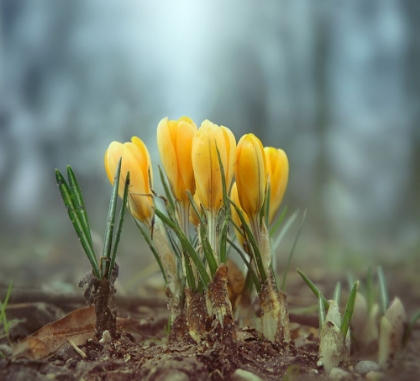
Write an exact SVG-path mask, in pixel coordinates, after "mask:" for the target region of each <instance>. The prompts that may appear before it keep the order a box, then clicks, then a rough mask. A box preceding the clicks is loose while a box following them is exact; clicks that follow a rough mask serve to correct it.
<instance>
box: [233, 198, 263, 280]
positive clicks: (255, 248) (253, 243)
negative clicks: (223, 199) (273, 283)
mask: <svg viewBox="0 0 420 381" xmlns="http://www.w3.org/2000/svg"><path fill="white" fill-rule="evenodd" d="M228 200H229V202H230V203H231V204H232V205H233V207H234V208H235V210H236V213H238V216H239V219H240V220H241V223H242V226H243V227H244V230H245V233H246V238H247V241H248V242H249V243H250V244H251V246H252V249H253V251H254V256H255V258H254V259H255V262H256V263H257V267H258V272H259V274H260V278H261V283H264V282H265V281H266V280H267V274H266V273H265V270H264V265H263V263H262V258H261V253H260V248H259V247H258V245H257V241H256V240H255V237H254V235H253V234H252V231H251V229H250V227H249V225H248V224H247V222H246V220H245V217H244V215H243V213H242V211H241V209H240V208H239V207H238V206H237V205H236V204H235V203H234V202H233V201H232V199H230V198H229V199H228Z"/></svg>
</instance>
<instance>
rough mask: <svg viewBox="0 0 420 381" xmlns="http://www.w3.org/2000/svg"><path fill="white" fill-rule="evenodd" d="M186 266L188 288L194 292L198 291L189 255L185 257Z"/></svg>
mask: <svg viewBox="0 0 420 381" xmlns="http://www.w3.org/2000/svg"><path fill="white" fill-rule="evenodd" d="M183 257H184V264H185V275H186V277H187V284H188V287H189V288H191V289H192V290H193V292H196V291H197V286H196V283H195V278H194V273H193V270H192V266H191V262H190V257H189V256H188V255H184V256H183Z"/></svg>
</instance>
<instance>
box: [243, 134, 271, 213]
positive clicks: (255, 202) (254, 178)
mask: <svg viewBox="0 0 420 381" xmlns="http://www.w3.org/2000/svg"><path fill="white" fill-rule="evenodd" d="M235 173H236V184H237V187H238V196H239V200H240V202H241V206H242V209H243V210H244V211H245V213H247V214H248V216H249V218H252V217H253V216H255V215H257V214H258V212H259V211H260V209H261V207H262V205H263V203H264V197H265V189H266V183H267V172H266V163H265V154H264V148H263V145H262V144H261V141H260V140H259V139H258V138H257V137H256V136H255V135H254V134H246V135H244V136H242V138H241V139H240V140H239V143H238V147H237V148H236V172H235Z"/></svg>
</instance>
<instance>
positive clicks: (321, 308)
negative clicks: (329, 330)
mask: <svg viewBox="0 0 420 381" xmlns="http://www.w3.org/2000/svg"><path fill="white" fill-rule="evenodd" d="M318 320H319V330H320V331H321V329H322V326H323V325H324V321H325V305H324V301H323V300H322V295H321V294H319V296H318Z"/></svg>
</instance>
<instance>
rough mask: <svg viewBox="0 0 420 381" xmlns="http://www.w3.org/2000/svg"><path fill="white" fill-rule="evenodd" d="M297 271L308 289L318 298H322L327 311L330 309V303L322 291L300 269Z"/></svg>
mask: <svg viewBox="0 0 420 381" xmlns="http://www.w3.org/2000/svg"><path fill="white" fill-rule="evenodd" d="M296 271H297V272H298V273H299V275H300V276H301V277H302V279H303V280H304V281H305V283H306V284H307V285H308V287H309V288H310V289H311V290H312V292H313V293H314V294H315V296H316V297H317V298H319V297H320V298H321V299H322V302H323V303H324V308H325V310H326V311H327V310H328V308H329V307H330V303H329V302H328V300H327V299H325V297H324V296H323V295H322V293H321V291H319V290H318V288H317V287H316V286H315V285H314V284H313V283H312V282H311V281H310V279H309V278H308V277H307V276H306V275H305V274H304V273H303V272H302V271H300V270H299V269H296Z"/></svg>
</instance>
